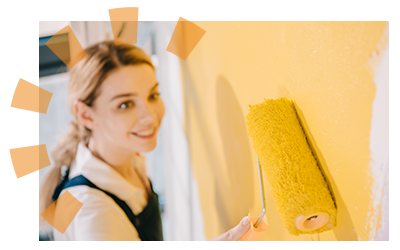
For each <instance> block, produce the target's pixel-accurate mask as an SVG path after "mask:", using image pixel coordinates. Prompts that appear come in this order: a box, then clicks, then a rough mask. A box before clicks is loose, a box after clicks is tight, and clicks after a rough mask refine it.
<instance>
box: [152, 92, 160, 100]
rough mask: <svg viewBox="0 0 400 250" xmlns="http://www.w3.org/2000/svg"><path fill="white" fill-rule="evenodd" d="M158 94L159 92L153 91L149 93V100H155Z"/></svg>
mask: <svg viewBox="0 0 400 250" xmlns="http://www.w3.org/2000/svg"><path fill="white" fill-rule="evenodd" d="M159 96H160V93H159V92H157V93H154V94H152V95H150V100H157V99H158V97H159Z"/></svg>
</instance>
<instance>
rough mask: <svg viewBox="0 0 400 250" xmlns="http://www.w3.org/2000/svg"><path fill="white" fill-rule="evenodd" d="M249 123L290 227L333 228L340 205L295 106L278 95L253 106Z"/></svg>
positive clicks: (306, 229) (295, 231) (277, 202)
mask: <svg viewBox="0 0 400 250" xmlns="http://www.w3.org/2000/svg"><path fill="white" fill-rule="evenodd" d="M246 121H247V128H248V132H249V136H250V138H251V139H252V141H253V147H254V149H255V151H256V153H257V155H258V157H259V159H260V164H261V169H262V174H263V176H264V179H267V180H268V182H269V185H270V188H271V192H272V197H273V200H274V202H275V205H276V207H277V209H278V211H279V213H280V215H281V218H282V221H283V223H284V225H285V228H286V229H287V230H288V231H289V232H290V233H291V234H293V235H299V234H315V233H322V232H324V231H327V230H331V229H333V228H334V227H335V226H336V207H335V204H334V201H333V198H332V196H331V194H330V191H329V188H328V185H327V183H326V181H325V179H324V176H323V175H322V173H321V171H320V169H319V167H318V165H317V161H316V159H315V157H314V155H313V153H312V151H311V149H310V147H309V145H308V142H307V138H306V136H305V134H304V132H303V129H302V127H301V123H300V122H299V119H298V116H297V113H296V110H295V107H294V104H293V103H292V102H291V101H289V100H288V99H287V98H279V99H276V100H272V99H269V100H265V101H264V102H263V103H260V104H257V105H250V112H249V113H248V114H247V116H246ZM267 202H268V201H267Z"/></svg>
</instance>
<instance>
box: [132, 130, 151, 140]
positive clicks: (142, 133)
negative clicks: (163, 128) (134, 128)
mask: <svg viewBox="0 0 400 250" xmlns="http://www.w3.org/2000/svg"><path fill="white" fill-rule="evenodd" d="M131 134H133V135H134V136H136V137H139V138H141V139H145V140H148V139H152V138H153V137H154V135H155V134H156V129H155V128H152V129H148V130H144V131H140V132H132V133H131Z"/></svg>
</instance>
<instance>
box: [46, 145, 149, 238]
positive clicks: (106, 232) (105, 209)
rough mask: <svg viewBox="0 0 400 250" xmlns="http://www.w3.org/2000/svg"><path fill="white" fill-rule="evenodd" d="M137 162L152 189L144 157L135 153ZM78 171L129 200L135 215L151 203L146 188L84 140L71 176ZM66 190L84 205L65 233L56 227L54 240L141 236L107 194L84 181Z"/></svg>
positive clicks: (107, 189) (135, 164)
mask: <svg viewBox="0 0 400 250" xmlns="http://www.w3.org/2000/svg"><path fill="white" fill-rule="evenodd" d="M133 164H134V166H136V169H137V171H138V174H139V175H140V177H141V179H142V180H143V181H145V182H146V183H145V185H146V187H147V188H148V189H149V188H150V183H149V180H148V178H147V176H146V169H145V164H144V157H143V156H137V157H135V158H134V162H133ZM78 175H83V176H85V177H86V178H87V179H88V180H89V181H91V182H92V183H93V184H95V185H96V186H97V187H99V188H101V189H103V190H105V191H108V192H110V193H112V194H114V195H116V196H117V197H118V198H119V199H121V200H123V201H125V202H126V204H127V205H128V206H129V207H130V208H131V210H132V212H133V213H134V214H135V215H137V214H139V213H140V212H141V211H142V210H143V209H144V207H145V206H146V205H147V201H146V198H145V194H144V191H143V190H142V189H140V188H139V187H136V186H134V185H132V184H131V183H130V182H128V181H127V180H126V179H125V178H123V177H122V176H121V175H120V174H119V173H118V172H117V171H116V170H115V169H114V168H112V167H111V166H110V165H108V164H107V163H105V162H104V161H102V160H100V159H98V158H96V157H95V156H93V155H92V153H91V151H90V150H89V149H88V148H87V147H86V146H85V145H84V144H83V143H79V145H78V150H77V154H76V158H75V161H74V163H73V164H72V165H71V169H70V174H69V178H70V179H72V178H74V177H75V176H78ZM66 190H68V191H69V192H70V193H71V194H72V195H73V196H74V197H75V198H76V199H77V200H79V201H80V202H82V204H83V205H82V207H81V209H80V210H79V212H78V213H77V215H76V216H75V218H74V219H73V221H72V222H71V224H70V225H69V227H68V228H67V230H66V231H65V232H64V234H61V233H60V232H58V231H57V230H56V229H54V228H53V233H54V240H124V241H127V240H140V238H139V235H138V232H137V231H136V229H135V227H134V226H133V225H132V223H131V222H130V220H129V219H128V217H127V216H126V214H125V212H124V211H123V210H122V209H121V208H120V207H119V206H118V205H117V203H115V201H114V200H113V199H112V198H111V197H109V196H108V195H107V194H105V193H104V192H102V191H100V190H97V189H94V188H91V187H88V186H83V185H82V186H74V187H69V188H66V189H64V190H63V192H65V191H66ZM63 192H62V193H63ZM62 193H61V194H62Z"/></svg>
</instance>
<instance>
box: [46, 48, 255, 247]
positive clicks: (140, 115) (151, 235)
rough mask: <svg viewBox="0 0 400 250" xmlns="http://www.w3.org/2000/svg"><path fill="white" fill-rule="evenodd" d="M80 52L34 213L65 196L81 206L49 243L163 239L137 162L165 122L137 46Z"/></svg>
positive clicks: (153, 198) (244, 225) (235, 235)
mask: <svg viewBox="0 0 400 250" xmlns="http://www.w3.org/2000/svg"><path fill="white" fill-rule="evenodd" d="M85 53H86V55H87V56H86V57H85V58H84V59H83V60H81V61H80V62H79V63H78V64H76V65H75V66H74V67H73V68H72V69H71V71H70V82H69V88H68V91H69V92H68V95H69V96H68V106H69V112H70V113H71V114H72V115H73V120H72V121H71V124H70V128H69V130H68V133H67V135H66V136H65V137H64V138H62V139H60V140H59V142H58V145H57V147H55V148H54V149H53V151H52V158H53V160H54V164H53V166H52V167H51V168H50V169H49V170H48V171H47V172H46V174H45V176H44V177H43V179H42V182H41V186H40V212H43V211H44V210H45V209H46V208H47V207H48V206H49V205H50V204H51V203H52V202H53V201H54V200H56V199H57V198H58V197H59V196H60V195H61V194H62V193H63V192H65V191H66V190H68V191H69V192H70V193H71V194H72V195H73V196H74V197H75V198H76V199H78V200H79V201H80V202H82V203H83V206H82V207H81V209H80V210H79V212H78V213H77V215H76V216H75V218H74V220H73V221H72V223H71V224H70V225H69V227H68V229H67V230H66V231H65V233H64V234H61V233H60V232H58V231H57V230H55V229H53V233H54V239H55V240H163V236H162V230H161V217H160V211H159V208H158V199H157V194H155V193H154V192H153V189H152V186H151V183H150V181H149V179H148V178H147V176H146V169H145V166H144V164H143V161H142V159H143V157H142V156H141V155H140V153H142V152H148V151H151V150H153V149H154V148H155V147H156V143H157V133H158V130H159V128H160V124H161V120H162V118H163V116H164V104H163V102H162V100H161V98H160V94H159V93H158V83H157V79H156V76H155V71H154V67H153V65H152V63H151V60H150V59H149V57H148V56H147V55H146V54H145V53H144V52H143V51H142V50H141V49H139V48H138V47H136V46H133V45H115V44H114V41H106V42H101V43H99V44H96V45H93V46H91V47H89V48H87V49H86V50H85ZM141 163H142V164H141ZM62 166H68V170H67V171H66V173H65V174H64V176H61V167H62ZM62 179H63V180H62ZM41 220H42V222H43V218H41ZM249 223H250V222H249V218H248V217H247V216H246V217H244V218H243V219H242V221H241V223H239V224H238V225H237V226H236V227H235V228H233V229H231V230H229V231H228V232H227V233H224V234H222V235H221V236H219V237H217V238H214V239H213V240H238V239H239V238H240V237H241V236H242V235H243V234H244V233H245V232H246V231H247V230H248V229H249V227H250V224H249Z"/></svg>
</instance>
